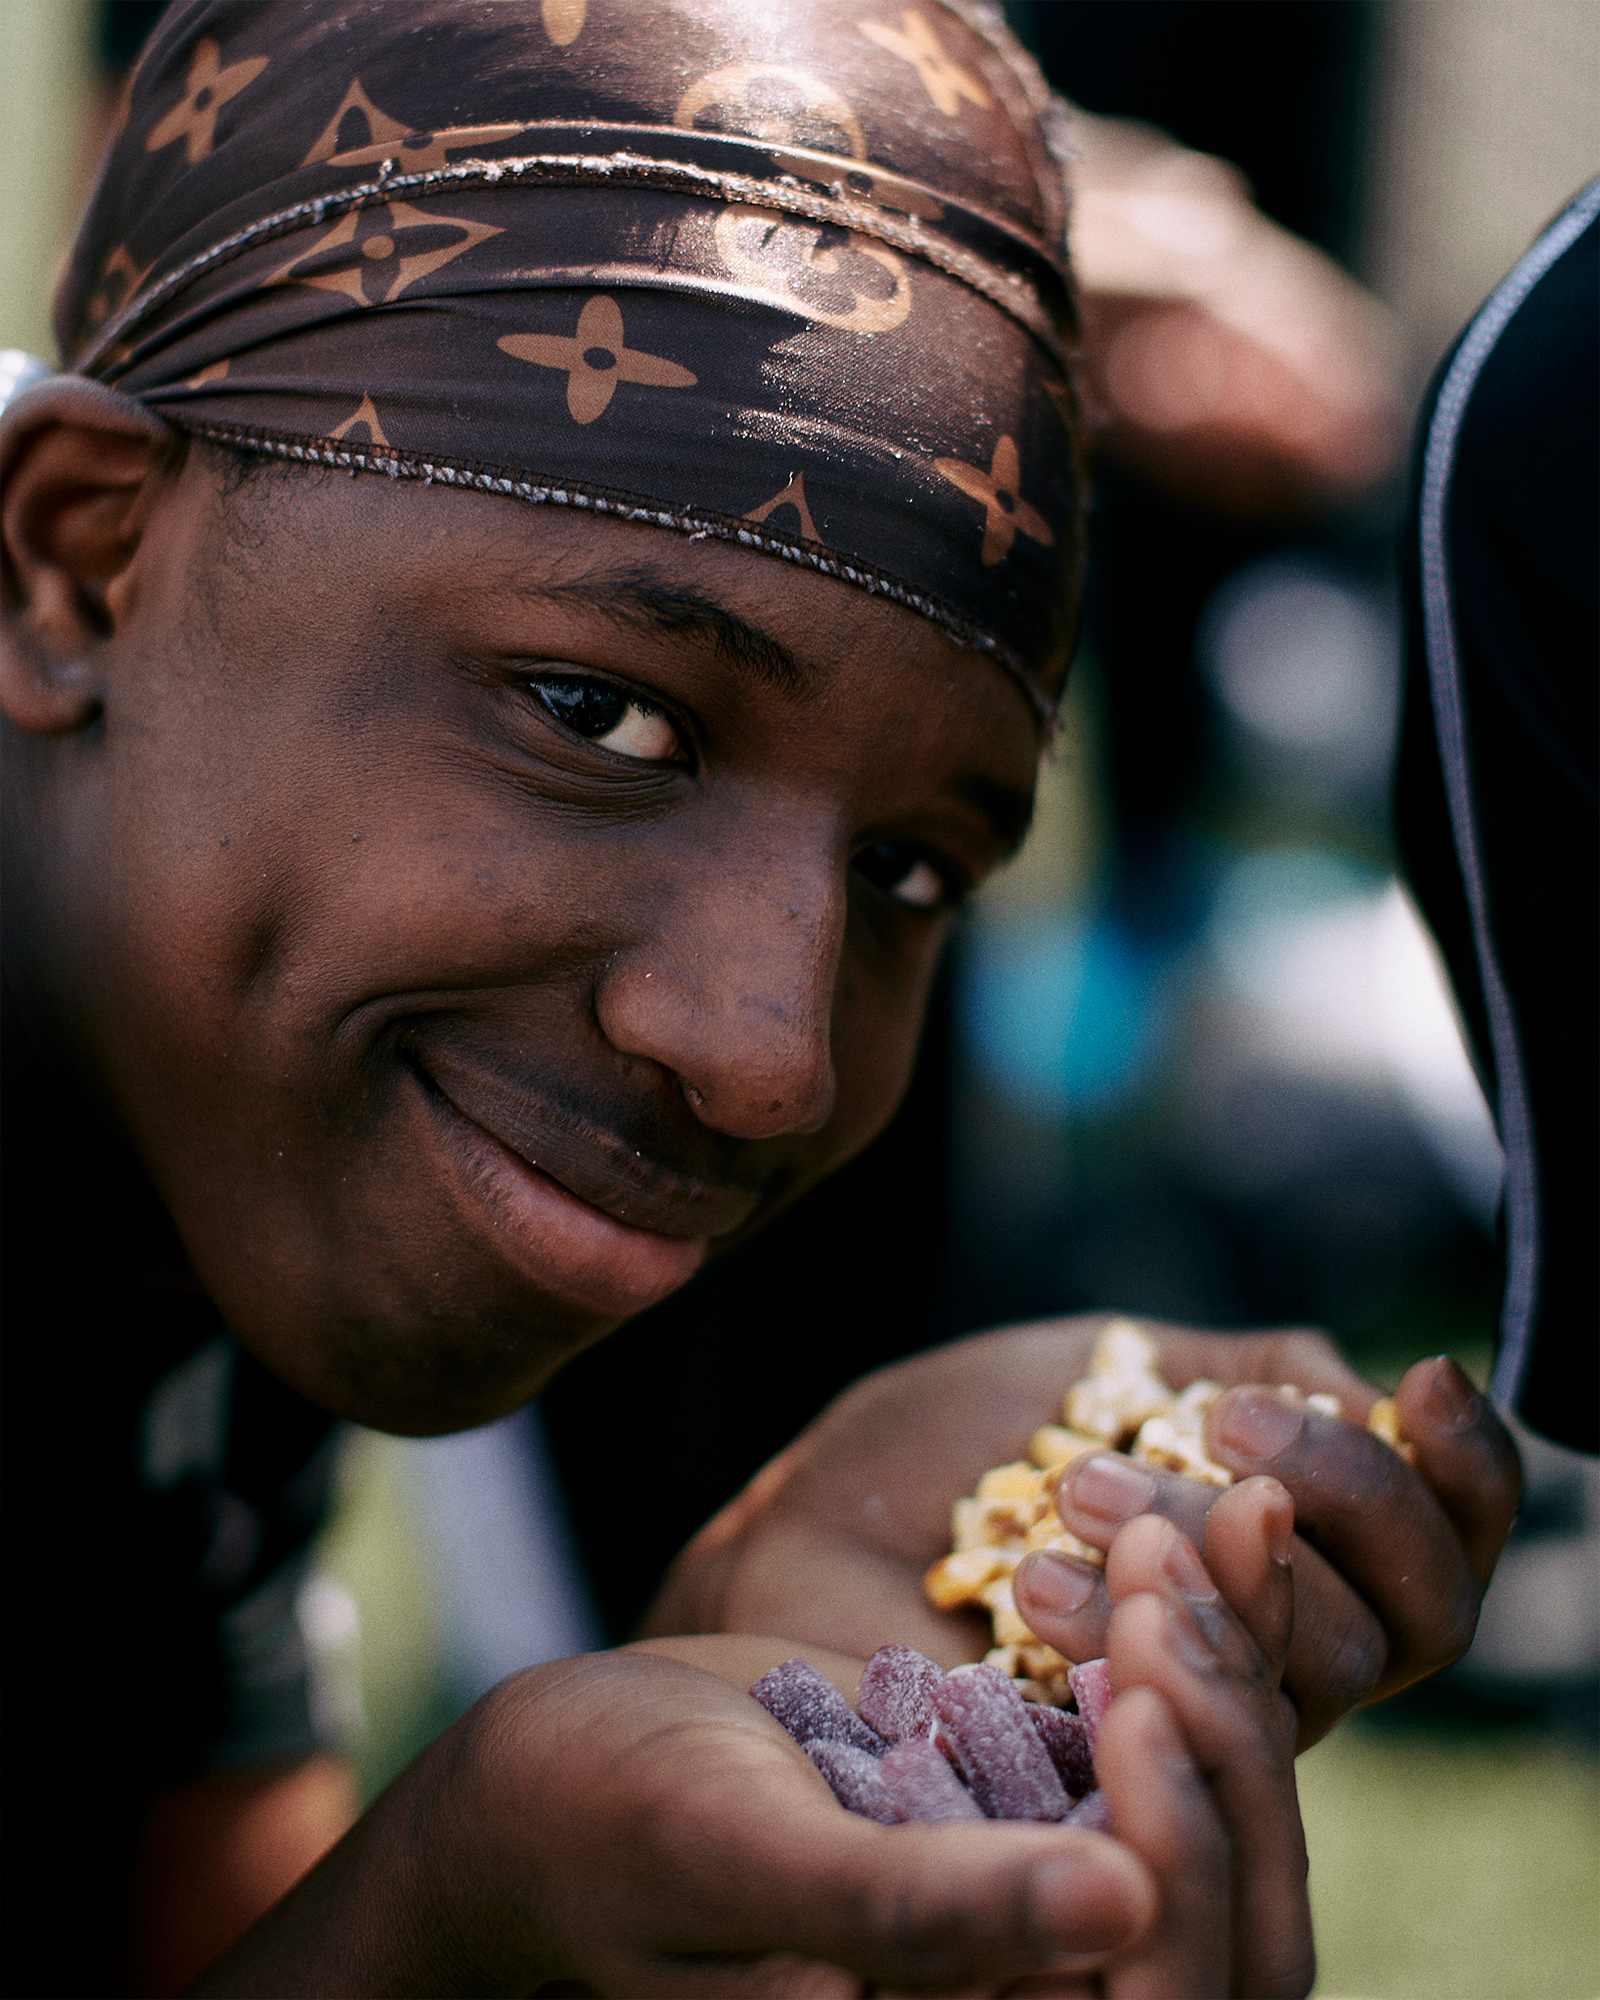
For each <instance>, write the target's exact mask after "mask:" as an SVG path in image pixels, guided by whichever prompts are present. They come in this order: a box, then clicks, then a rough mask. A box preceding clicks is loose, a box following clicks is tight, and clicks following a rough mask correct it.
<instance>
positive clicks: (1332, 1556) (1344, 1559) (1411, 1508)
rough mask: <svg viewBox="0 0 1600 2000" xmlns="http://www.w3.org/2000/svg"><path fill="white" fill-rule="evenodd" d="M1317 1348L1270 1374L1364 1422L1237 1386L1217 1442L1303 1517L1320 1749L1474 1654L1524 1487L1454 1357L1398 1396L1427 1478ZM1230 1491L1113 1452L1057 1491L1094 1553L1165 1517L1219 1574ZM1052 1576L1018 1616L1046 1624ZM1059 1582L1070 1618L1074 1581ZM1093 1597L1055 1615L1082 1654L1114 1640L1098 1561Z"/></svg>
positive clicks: (1292, 1683)
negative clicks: (1045, 1590)
mask: <svg viewBox="0 0 1600 2000" xmlns="http://www.w3.org/2000/svg"><path fill="white" fill-rule="evenodd" d="M1302 1343H1304V1344H1305V1345H1306V1346H1307V1347H1308V1348H1310V1349H1311V1351H1309V1352H1307V1353H1305V1354H1303V1355H1302V1354H1301V1353H1299V1352H1297V1351H1296V1352H1290V1353H1287V1354H1285V1353H1280V1352H1276V1351H1275V1352H1273V1353H1272V1354H1271V1355H1270V1357H1269V1358H1270V1359H1272V1360H1273V1361H1275V1362H1280V1363H1288V1364H1290V1365H1291V1366H1292V1367H1293V1368H1294V1370H1295V1372H1269V1373H1266V1374H1264V1375H1263V1376H1262V1377H1261V1378H1260V1379H1262V1380H1266V1381H1273V1382H1276V1381H1280V1380H1281V1381H1299V1382H1301V1386H1303V1387H1306V1388H1312V1387H1322V1386H1324V1385H1326V1386H1328V1387H1330V1388H1331V1389H1332V1391H1333V1393H1334V1394H1336V1395H1338V1396H1339V1397H1340V1399H1341V1401H1342V1403H1343V1405H1344V1408H1345V1409H1346V1411H1348V1412H1349V1414H1350V1417H1351V1418H1353V1419H1354V1420H1355V1421H1346V1420H1345V1419H1344V1418H1341V1417H1329V1416H1324V1415H1321V1414H1320V1413H1319V1412H1317V1411H1315V1410H1309V1409H1305V1408H1303V1407H1298V1406H1296V1405H1294V1404H1292V1403H1288V1402H1286V1401H1285V1400H1284V1399H1283V1398H1282V1397H1279V1396H1276V1395H1273V1394H1272V1393H1270V1391H1267V1390H1263V1389H1248V1388H1246V1389H1237V1390H1233V1391H1231V1392H1230V1393H1229V1394H1228V1395H1226V1396H1224V1397H1223V1398H1222V1399H1221V1400H1220V1402H1219V1403H1218V1404H1217V1406H1216V1408H1215V1409H1214V1410H1213V1411H1212V1412H1211V1415H1210V1418H1209V1419H1208V1421H1207V1425H1206V1446H1207V1450H1208V1451H1209V1452H1210V1453H1211V1455H1212V1456H1213V1458H1214V1459H1215V1460H1216V1461H1217V1462H1218V1463H1219V1464H1222V1465H1225V1466H1227V1467H1228V1469H1229V1470H1230V1471H1232V1472H1233V1473H1234V1474H1235V1475H1236V1477H1240V1478H1247V1477H1249V1476H1250V1475H1252V1474H1256V1473H1270V1474H1271V1475H1272V1476H1273V1477H1274V1478H1275V1479H1277V1480H1278V1481H1279V1482H1280V1483H1281V1485H1282V1486H1283V1488H1284V1490H1285V1491H1286V1492H1287V1494H1288V1495H1289V1497H1290V1500H1291V1501H1292V1503H1293V1506H1294V1519H1295V1525H1296V1528H1297V1529H1298V1533H1297V1535H1296V1537H1295V1539H1294V1542H1293V1544H1292V1545H1291V1552H1290V1560H1291V1563H1292V1567H1293V1573H1294V1603H1295V1618H1294V1636H1293V1639H1292V1641H1291V1643H1290V1646H1289V1652H1288V1657H1287V1659H1286V1661H1285V1664H1284V1684H1285V1686H1286V1688H1287V1689H1288V1691H1289V1693H1290V1694H1291V1696H1292V1697H1293V1699H1294V1702H1295V1705H1296V1708H1297V1710H1298V1712H1299V1742H1300V1747H1301V1748H1305V1747H1306V1746H1307V1745H1309V1744H1311V1743H1314V1742H1316V1741H1317V1740H1318V1739H1319V1738H1320V1737H1322V1736H1324V1735H1326V1734H1327V1732H1328V1730H1329V1729H1331V1728H1332V1727H1333V1725H1334V1724H1335V1723H1336V1722H1337V1721H1338V1720H1339V1718H1340V1716H1342V1715H1343V1714H1345V1713H1346V1711H1347V1710H1349V1709H1351V1708H1354V1707H1355V1706H1357V1705H1358V1704H1359V1703H1362V1702H1367V1701H1375V1700H1378V1699H1381V1698H1382V1697H1383V1696H1384V1695H1388V1694H1393V1693H1395V1692H1396V1691H1397V1690H1399V1689H1400V1688H1403V1687H1406V1686H1409V1685H1410V1683H1411V1682H1413V1681H1416V1680H1420V1679H1421V1678H1422V1677H1423V1676H1425V1675H1427V1674H1431V1673H1434V1672H1436V1671H1437V1670H1438V1669H1439V1668H1440V1667H1443V1666H1446V1665H1448V1664H1449V1662H1450V1661H1451V1660H1454V1659H1456V1658H1458V1657H1459V1655H1460V1654H1461V1653H1463V1652H1465V1650H1466V1648H1467V1647H1468V1645H1470V1644H1471V1641H1472V1634H1473V1631H1474V1629H1475V1627H1476V1625H1477V1618H1478V1609H1479V1606H1480V1604H1481V1603H1482V1600H1483V1592H1484V1587H1485V1585H1486V1584H1487V1583H1488V1580H1489V1576H1490V1573H1491V1572H1492V1570H1493V1568H1494V1565H1495V1560H1496V1558H1497V1557H1498V1555H1499V1553H1500V1549H1501V1546H1502V1544H1503V1543H1504V1541H1505V1538H1506V1534H1507V1531H1508V1530H1509V1528H1510V1525H1511V1519H1512V1516H1513V1514H1514V1513H1515V1511H1516V1504H1517V1500H1518V1497H1519V1495H1520V1491H1521V1481H1520V1474H1519V1470H1518V1465H1517V1458H1516V1452H1515V1448H1514V1447H1513V1445H1512V1443H1511V1440H1510V1437H1509V1435H1508V1433H1507V1432H1506V1429H1505V1427H1504V1425H1502V1424H1501V1422H1500V1420H1499V1418H1498V1417H1497V1416H1496V1415H1495V1414H1494V1411H1493V1410H1492V1409H1491V1408H1490V1406H1489V1404H1488V1403H1487V1402H1486V1401H1485V1399H1484V1398H1483V1397H1482V1396H1481V1395H1479V1394H1478V1392H1477V1391H1476V1390H1475V1389H1474V1388H1473V1386H1472V1384H1471V1383H1470V1382H1469V1381H1468V1380H1467V1378H1466V1376H1465V1375H1463V1374H1462V1372H1461V1370H1460V1369H1459V1368H1458V1367H1457V1366H1456V1364H1455V1363H1454V1362H1453V1361H1451V1360H1449V1359H1447V1358H1446V1357H1445V1356H1442V1355H1441V1356H1436V1357H1435V1358H1433V1359H1432V1360H1428V1361H1419V1362H1418V1363H1417V1364H1416V1365H1415V1366H1414V1367H1413V1368H1411V1369H1409V1370H1408V1371H1407V1373H1406V1374H1405V1376H1404V1377H1403V1378H1402V1380H1401V1383H1400V1387H1399V1390H1398V1391H1397V1394H1396V1398H1395V1400H1396V1402H1397V1404H1398V1405H1399V1411H1400V1426H1401V1435H1402V1436H1403V1437H1405V1438H1406V1439H1407V1440H1408V1441H1409V1442H1410V1444H1411V1446H1412V1449H1413V1452H1414V1454H1415V1459H1416V1463H1415V1466H1412V1465H1410V1464H1408V1463H1407V1462H1406V1460H1405V1459H1404V1458H1403V1457H1401V1455H1400V1454H1399V1453H1398V1452H1395V1451H1392V1450H1391V1449H1390V1448H1389V1447H1388V1446H1387V1445H1386V1444H1384V1443H1383V1442H1382V1441H1381V1440H1380V1439H1378V1438H1376V1437H1374V1436H1373V1435H1372V1434H1371V1433H1370V1432H1369V1431H1367V1430H1366V1429H1364V1428H1362V1426H1361V1423H1360V1419H1361V1418H1362V1417H1364V1416H1365V1414H1366V1412H1367V1410H1368V1409H1370V1407H1371V1405H1372V1403H1373V1402H1374V1401H1375V1400H1376V1398H1377V1393H1378V1392H1377V1391H1376V1390H1374V1389H1372V1388H1371V1387H1369V1386H1368V1385H1367V1384H1365V1383H1361V1382H1359V1381H1358V1380H1357V1379H1356V1378H1355V1377H1354V1376H1351V1375H1350V1374H1349V1372H1348V1370H1345V1369H1344V1368H1343V1365H1342V1364H1341V1363H1339V1362H1338V1361H1337V1357H1336V1356H1333V1355H1332V1354H1331V1350H1328V1351H1326V1352H1321V1353H1319V1352H1317V1350H1318V1349H1326V1345H1327V1344H1326V1343H1324V1342H1321V1341H1320V1340H1317V1339H1316V1337H1315V1336H1309V1335H1300V1336H1294V1337H1293V1341H1292V1345H1293V1347H1294V1348H1295V1349H1298V1348H1299V1346H1300V1345H1301V1344H1302ZM1313 1343H1314V1346H1313ZM1330 1361H1331V1362H1332V1366H1329V1365H1328V1364H1329V1362H1330ZM1313 1375H1315V1376H1317V1377H1318V1379H1317V1380H1316V1381H1315V1382H1313V1381H1312V1380H1310V1379H1309V1378H1310V1377H1312V1376H1313ZM1302 1377H1304V1378H1307V1379H1305V1380H1302ZM1234 1379H1235V1380H1237V1379H1238V1377H1237V1375H1235V1376H1234ZM1223 1497H1224V1495H1223V1493H1222V1492H1221V1491H1220V1490H1219V1489H1218V1488H1217V1487H1215V1486H1209V1485H1205V1484H1202V1483H1201V1482H1199V1481H1196V1480H1190V1479H1184V1478H1181V1477H1179V1476H1177V1475H1176V1474H1173V1473H1166V1472H1159V1471H1153V1470H1151V1469H1149V1468H1147V1467H1144V1466H1137V1465H1134V1464H1133V1463H1132V1462H1131V1461H1130V1460H1128V1459H1125V1458H1122V1457H1119V1456H1115V1455H1112V1454H1105V1455H1097V1456H1092V1457H1086V1458H1083V1459H1080V1460H1077V1461H1076V1462H1075V1463H1074V1464H1072V1465H1071V1466H1069V1467H1068V1468H1067V1470H1066V1471H1065V1472H1064V1473H1063V1474H1062V1476H1061V1478H1060V1480H1059V1481H1058V1482H1057V1486H1056V1505H1057V1509H1058V1511H1059V1513H1060V1515H1061V1518H1062V1521H1063V1522H1064V1523H1065V1525H1066V1526H1067V1527H1069V1528H1070V1529H1071V1530H1072V1531H1073V1533H1074V1534H1076V1535H1079V1536H1080V1537H1081V1538H1082V1539H1083V1540H1085V1541H1088V1542H1090V1543H1092V1544H1093V1545H1094V1546H1095V1547H1097V1548H1101V1549H1104V1548H1108V1547H1109V1546H1110V1543H1111V1537H1112V1536H1113V1535H1115V1533H1116V1532H1117V1530H1118V1528H1119V1527H1121V1525H1122V1524H1123V1522H1124V1521H1127V1520H1130V1519H1131V1518H1133V1517H1134V1516H1135V1515H1140V1514H1149V1513H1155V1514H1160V1515H1162V1516H1164V1517H1165V1518H1166V1519H1167V1520H1169V1521H1172V1522H1174V1523H1175V1524H1176V1525H1177V1526H1178V1527H1179V1528H1181V1529H1182V1530H1183V1532H1184V1533H1185V1534H1186V1535H1187V1536H1188V1537H1189V1538H1190V1540H1191V1541H1193V1542H1194V1544H1195V1545H1196V1547H1197V1548H1199V1549H1201V1550H1203V1551H1204V1553H1205V1557H1206V1560H1207V1562H1208V1563H1210V1562H1211V1561H1212V1556H1213V1549H1212V1539H1211V1526H1210V1523H1211V1521H1212V1519H1213V1518H1214V1517H1215V1515H1216V1510H1217V1507H1218V1505H1219V1503H1220V1501H1221V1499H1222V1498H1223ZM1039 1574H1040V1573H1039V1572H1038V1571H1036V1570H1032V1571H1030V1572H1029V1574H1028V1575H1026V1576H1024V1575H1020V1574H1019V1576H1018V1579H1017V1585H1016V1588H1017V1604H1018V1608H1019V1610H1020V1611H1021V1612H1022V1615H1023V1616H1024V1617H1025V1618H1027V1619H1029V1621H1030V1622H1032V1621H1033V1619H1034V1617H1035V1616H1036V1615H1043V1614H1046V1613H1047V1610H1048V1609H1049V1607H1046V1606H1045V1605H1044V1604H1043V1603H1042V1602H1040V1601H1039V1599H1038V1598H1037V1595H1036V1592H1035V1588H1034V1586H1035V1579H1036V1578H1037V1577H1038V1575H1039ZM1052 1581H1053V1583H1054V1585H1055V1588H1056V1605H1055V1607H1054V1608H1055V1609H1056V1611H1057V1613H1058V1614H1059V1610H1060V1606H1061V1603H1062V1601H1063V1598H1064V1596H1065V1594H1066V1592H1067V1589H1068V1585H1067V1583H1066V1580H1065V1579H1064V1578H1055V1579H1052ZM1076 1587H1077V1590H1078V1592H1079V1593H1080V1595H1081V1602H1080V1604H1079V1606H1078V1609H1077V1611H1076V1613H1075V1614H1074V1615H1073V1616H1072V1617H1071V1618H1070V1619H1067V1620H1065V1621H1063V1620H1062V1619H1061V1618H1060V1617H1059V1615H1057V1617H1056V1618H1055V1619H1054V1620H1053V1621H1052V1622H1053V1625H1054V1629H1055V1630H1056V1631H1057V1632H1058V1634H1059V1637H1060V1641H1061V1643H1062V1650H1063V1651H1064V1652H1066V1654H1067V1656H1068V1657H1069V1658H1072V1659H1078V1658H1082V1657H1084V1656H1085V1649H1087V1651H1088V1652H1090V1653H1092V1652H1093V1651H1094V1650H1095V1649H1096V1648H1097V1647H1099V1646H1100V1644H1101V1643H1102V1642H1103V1635H1104V1632H1105V1625H1106V1619H1107V1616H1108V1614H1109V1610H1110V1605H1109V1600H1108V1598H1107V1595H1106V1590H1105V1586H1104V1583H1103V1582H1102V1580H1101V1579H1100V1577H1099V1575H1098V1573H1097V1572H1096V1571H1094V1570H1093V1569H1089V1568H1087V1567H1084V1568H1083V1569H1082V1572H1081V1581H1079V1582H1078V1584H1077V1586H1076ZM1051 1643H1056V1642H1055V1641H1052V1642H1051Z"/></svg>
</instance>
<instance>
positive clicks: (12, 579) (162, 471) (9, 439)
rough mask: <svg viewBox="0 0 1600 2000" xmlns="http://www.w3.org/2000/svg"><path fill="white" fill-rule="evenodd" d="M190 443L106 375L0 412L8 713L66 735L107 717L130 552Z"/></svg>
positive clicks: (1, 665) (51, 388)
mask: <svg viewBox="0 0 1600 2000" xmlns="http://www.w3.org/2000/svg"><path fill="white" fill-rule="evenodd" d="M184 454H185V440H184V439H183V437H182V436H181V435H180V434H179V433H178V432H176V431H174V430H172V429H170V428H169V427H168V426H167V425H166V424H164V423H162V422H161V421H160V420H159V419H158V418H156V417H152V416H151V415H150V414H149V413H148V412H147V411H146V410H144V409H142V408H141V407H140V406H139V404H137V403H136V402H134V401H132V399H131V398H129V397H127V396H122V395H119V394H118V393H117V391H116V390H114V389H107V388H106V387H104V385H103V384H101V383H98V382H86V381H84V380H83V379H82V378H81V377H78V376H64V377H60V378H57V379H56V380H53V381H49V382H41V383H39V384H37V385H36V386H35V387H34V388H32V389H29V390H26V391H25V392H24V393H23V394H22V395H20V396H18V397H17V398H16V399H15V401H14V402H12V403H11V404H10V405H9V407H8V408H7V409H6V412H5V415H4V418H3V419H0V491H3V493H4V499H3V501H0V575H3V588H4V639H3V643H0V712H3V713H4V714H5V716H6V718H7V719H8V720H9V721H10V722H12V723H14V724H15V725H16V726H17V728H19V729H24V730H27V731H28V732H29V733H30V734H31V735H38V736H63V735H69V734H71V733H72V732H73V731H74V730H78V729H83V728H85V727H86V726H87V725H88V724H89V723H91V722H93V721H94V719H95V718H96V716H97V715H98V714H99V712H100V706H101V696H102V688H101V684H100V676H101V672H102V666H101V658H102V651H101V649H102V644H103V642H104V641H105V640H106V639H108V638H110V637H111V636H112V635H113V634H114V633H116V632H117V631H118V630H119V629H120V628H121V627H122V626H123V625H124V624H125V623H126V621H127V619H128V616H129V614H130V612H131V610H132V606H133V599H134V582H133V579H134V573H135V564H134V558H135V557H136V555H137V554H138V551H139V544H140V540H141V538H142V536H143V535H144V532H145V529H146V527H147V525H148V523H149V520H150V516H151V513H152V512H153V510H154V507H155V504H156V502H157V500H158V499H159V498H160V496H161V494H162V493H163V492H164V491H165V490H166V489H167V487H168V486H169V485H170V483H171V480H172V478H173V476H174V475H175V473H176V471H177V470H178V468H179V467H180V466H181V464H182V462H183V458H184Z"/></svg>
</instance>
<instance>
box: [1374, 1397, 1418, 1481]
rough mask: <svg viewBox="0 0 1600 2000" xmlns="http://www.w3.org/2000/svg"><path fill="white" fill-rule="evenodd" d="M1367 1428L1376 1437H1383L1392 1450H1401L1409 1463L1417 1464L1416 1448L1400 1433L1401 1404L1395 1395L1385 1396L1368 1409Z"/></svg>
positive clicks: (1401, 1454) (1401, 1453) (1400, 1452)
mask: <svg viewBox="0 0 1600 2000" xmlns="http://www.w3.org/2000/svg"><path fill="white" fill-rule="evenodd" d="M1367 1429H1368V1430H1369V1431H1371V1433H1372V1435H1373V1436H1374V1437H1376V1438H1382V1439H1383V1441H1384V1443H1385V1444H1386V1445H1388V1446H1389V1447H1390V1448H1391V1450H1394V1451H1397V1452H1399V1454H1400V1456H1401V1457H1402V1458H1403V1459H1404V1460H1405V1462H1406V1464H1407V1465H1415V1464H1416V1462H1417V1454H1416V1450H1415V1448H1414V1447H1413V1446H1412V1445H1409V1444H1407V1443H1406V1441H1405V1439H1404V1438H1403V1437H1402V1436H1401V1435H1400V1405H1399V1404H1398V1403H1397V1402H1396V1401H1395V1399H1394V1398H1393V1396H1385V1397H1384V1398H1383V1400H1382V1401H1381V1402H1377V1403H1374V1404H1373V1406H1372V1408H1371V1409H1370V1410H1368V1412H1367Z"/></svg>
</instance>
